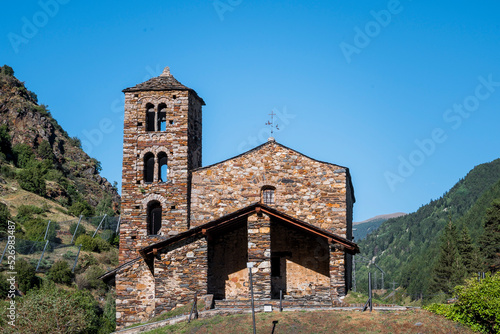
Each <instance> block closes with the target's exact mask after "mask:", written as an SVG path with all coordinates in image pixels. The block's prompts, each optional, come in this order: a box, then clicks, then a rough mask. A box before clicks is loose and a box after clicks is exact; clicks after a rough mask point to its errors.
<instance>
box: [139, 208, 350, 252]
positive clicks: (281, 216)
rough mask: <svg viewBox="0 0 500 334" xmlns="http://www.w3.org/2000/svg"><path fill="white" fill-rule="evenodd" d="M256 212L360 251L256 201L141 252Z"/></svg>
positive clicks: (335, 236) (325, 232) (310, 225)
mask: <svg viewBox="0 0 500 334" xmlns="http://www.w3.org/2000/svg"><path fill="white" fill-rule="evenodd" d="M256 212H264V213H266V214H268V215H270V216H273V217H276V218H278V219H280V221H283V222H285V223H287V224H290V225H293V226H295V227H297V228H299V229H301V230H304V231H308V232H309V233H314V234H316V235H319V236H321V237H323V238H326V239H328V240H329V241H330V242H332V243H335V244H340V245H342V246H343V247H345V250H346V251H347V252H348V253H351V254H356V253H359V247H358V245H357V244H356V243H354V242H352V241H350V240H347V239H346V238H342V237H340V236H338V235H336V234H333V233H332V232H330V231H327V230H324V229H322V228H319V227H317V226H314V225H312V224H309V223H306V222H304V221H302V220H300V219H297V218H294V217H292V216H290V215H287V214H285V213H283V212H281V211H278V210H276V209H274V208H272V207H270V206H267V205H265V204H262V203H259V202H258V203H254V204H252V205H249V206H247V207H245V208H243V209H240V210H237V211H234V212H232V213H230V214H227V215H225V216H222V217H220V218H218V219H215V220H212V221H210V222H208V223H205V224H203V225H200V226H197V227H194V228H192V229H190V230H187V231H185V232H182V233H179V234H177V235H175V236H173V237H170V238H168V239H166V240H163V241H160V242H157V243H155V244H152V245H149V246H146V247H144V248H142V249H140V250H139V254H141V256H142V257H144V258H147V257H148V256H150V255H151V254H153V253H154V252H155V250H159V249H161V248H163V247H166V246H168V245H170V244H172V243H175V242H178V241H181V240H184V239H186V238H189V237H192V236H194V235H196V234H205V233H207V232H209V231H210V230H215V229H218V228H222V227H227V226H230V225H231V224H234V223H238V222H239V221H240V219H241V218H243V217H245V216H249V215H251V214H254V213H256Z"/></svg>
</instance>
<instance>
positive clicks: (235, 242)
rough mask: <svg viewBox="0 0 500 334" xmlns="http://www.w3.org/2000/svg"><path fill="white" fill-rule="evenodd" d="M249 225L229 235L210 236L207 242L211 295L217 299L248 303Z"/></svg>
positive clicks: (235, 226) (242, 226)
mask: <svg viewBox="0 0 500 334" xmlns="http://www.w3.org/2000/svg"><path fill="white" fill-rule="evenodd" d="M247 240H248V239H247V221H246V219H242V221H241V222H240V223H238V224H235V225H234V226H233V228H232V229H230V230H228V231H220V232H214V233H211V234H210V238H209V242H208V293H209V294H213V295H214V298H215V299H233V300H234V299H246V300H248V270H247V258H248V255H247V253H248V250H247V245H248V241H247Z"/></svg>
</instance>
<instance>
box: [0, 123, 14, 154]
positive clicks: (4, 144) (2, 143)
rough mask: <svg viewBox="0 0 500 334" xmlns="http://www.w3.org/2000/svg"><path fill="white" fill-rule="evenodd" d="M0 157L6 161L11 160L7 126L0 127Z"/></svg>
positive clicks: (10, 145)
mask: <svg viewBox="0 0 500 334" xmlns="http://www.w3.org/2000/svg"><path fill="white" fill-rule="evenodd" d="M0 156H1V157H2V158H3V159H6V160H7V161H9V160H12V159H13V152H12V143H11V138H10V135H9V129H8V128H7V124H3V125H2V126H0Z"/></svg>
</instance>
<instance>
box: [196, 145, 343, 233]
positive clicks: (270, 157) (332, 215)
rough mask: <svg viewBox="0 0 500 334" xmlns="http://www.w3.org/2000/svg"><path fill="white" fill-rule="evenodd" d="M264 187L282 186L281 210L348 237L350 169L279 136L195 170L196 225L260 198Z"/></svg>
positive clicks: (277, 195)
mask: <svg viewBox="0 0 500 334" xmlns="http://www.w3.org/2000/svg"><path fill="white" fill-rule="evenodd" d="M263 186H273V187H275V188H276V190H275V204H274V205H273V206H274V207H275V208H276V209H277V210H279V211H282V212H284V213H286V214H289V215H291V216H293V217H295V218H298V219H301V220H303V221H305V222H308V223H310V224H313V225H316V226H318V227H320V228H323V229H326V230H329V231H331V232H333V233H335V234H337V235H339V236H341V237H346V236H347V235H346V234H347V233H348V232H347V231H348V229H347V222H348V220H349V219H352V218H350V217H352V212H351V211H352V199H351V198H348V197H349V196H351V193H350V189H349V188H350V187H351V184H350V179H349V177H348V172H347V170H346V169H345V168H343V167H341V166H337V165H333V164H329V163H325V162H320V161H317V160H314V159H311V158H308V157H306V156H304V155H302V154H300V153H298V152H296V151H293V150H291V149H289V148H287V147H285V146H283V145H280V144H278V143H276V142H274V141H269V142H267V143H266V144H264V145H261V146H260V147H257V148H256V149H254V150H251V151H249V152H247V153H245V154H243V155H240V156H238V157H235V158H233V159H230V160H226V161H223V162H220V163H218V164H215V165H212V166H208V167H204V168H201V169H198V170H195V171H193V172H192V189H191V226H199V225H201V224H203V223H205V222H208V221H211V220H213V219H216V218H219V217H221V216H223V215H226V214H228V213H231V212H233V211H236V210H238V209H241V208H244V207H246V206H248V205H250V204H252V203H255V202H259V201H260V200H261V189H262V187H263ZM348 189H349V190H348Z"/></svg>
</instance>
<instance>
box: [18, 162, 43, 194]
mask: <svg viewBox="0 0 500 334" xmlns="http://www.w3.org/2000/svg"><path fill="white" fill-rule="evenodd" d="M17 181H18V182H19V186H20V187H21V188H23V189H24V190H27V191H30V192H32V193H35V194H37V195H40V196H45V193H46V187H45V171H44V169H43V166H42V164H41V163H33V164H31V165H30V166H29V167H28V168H25V169H23V170H21V171H20V172H19V174H18V176H17Z"/></svg>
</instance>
